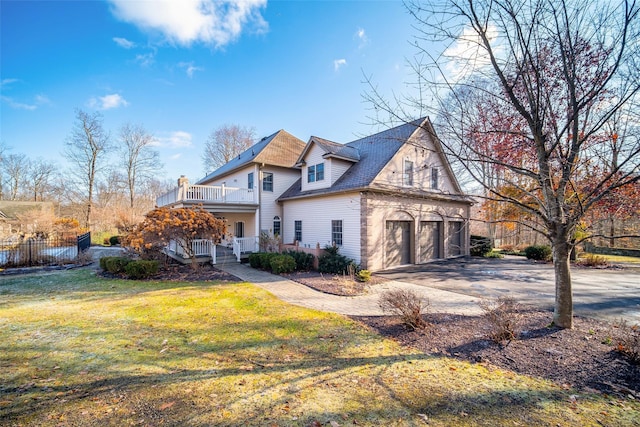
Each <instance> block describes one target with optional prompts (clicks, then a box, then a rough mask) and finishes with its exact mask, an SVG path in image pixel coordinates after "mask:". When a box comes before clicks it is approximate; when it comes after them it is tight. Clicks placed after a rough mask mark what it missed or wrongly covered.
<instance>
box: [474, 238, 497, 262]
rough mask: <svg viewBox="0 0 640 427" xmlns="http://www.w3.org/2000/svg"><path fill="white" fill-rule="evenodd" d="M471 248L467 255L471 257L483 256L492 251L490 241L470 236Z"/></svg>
mask: <svg viewBox="0 0 640 427" xmlns="http://www.w3.org/2000/svg"><path fill="white" fill-rule="evenodd" d="M470 242H471V247H470V248H469V253H470V254H471V256H482V257H483V256H485V255H486V254H488V253H489V252H491V251H492V250H493V245H492V244H491V239H490V238H488V237H483V236H471V240H470Z"/></svg>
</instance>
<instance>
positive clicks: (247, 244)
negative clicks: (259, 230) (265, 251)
mask: <svg viewBox="0 0 640 427" xmlns="http://www.w3.org/2000/svg"><path fill="white" fill-rule="evenodd" d="M259 250H260V239H259V238H258V236H254V237H240V238H238V237H234V238H233V254H234V255H235V256H236V258H238V262H240V257H241V256H242V254H243V253H247V252H258V251H259Z"/></svg>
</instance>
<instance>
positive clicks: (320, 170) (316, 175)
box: [307, 163, 324, 182]
mask: <svg viewBox="0 0 640 427" xmlns="http://www.w3.org/2000/svg"><path fill="white" fill-rule="evenodd" d="M322 180H324V163H318V164H317V165H312V166H309V167H307V182H316V181H322Z"/></svg>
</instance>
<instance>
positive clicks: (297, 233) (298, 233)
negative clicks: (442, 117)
mask: <svg viewBox="0 0 640 427" xmlns="http://www.w3.org/2000/svg"><path fill="white" fill-rule="evenodd" d="M293 238H294V240H296V241H297V242H301V241H302V221H294V223H293Z"/></svg>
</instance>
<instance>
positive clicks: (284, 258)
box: [271, 254, 296, 274]
mask: <svg viewBox="0 0 640 427" xmlns="http://www.w3.org/2000/svg"><path fill="white" fill-rule="evenodd" d="M295 269H296V260H295V259H293V257H292V256H290V255H279V254H276V256H274V257H272V258H271V271H272V272H273V274H281V273H291V272H292V271H293V270H295Z"/></svg>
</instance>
